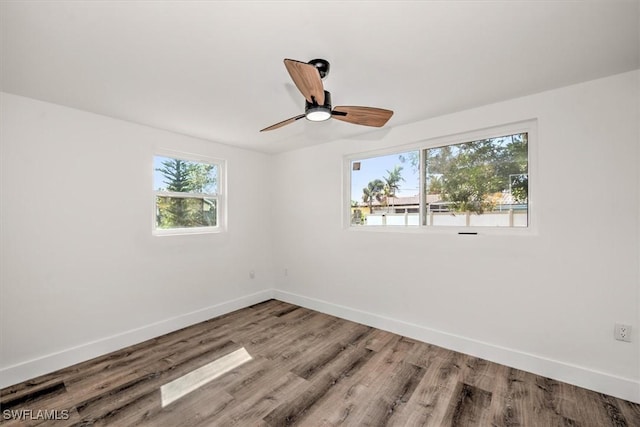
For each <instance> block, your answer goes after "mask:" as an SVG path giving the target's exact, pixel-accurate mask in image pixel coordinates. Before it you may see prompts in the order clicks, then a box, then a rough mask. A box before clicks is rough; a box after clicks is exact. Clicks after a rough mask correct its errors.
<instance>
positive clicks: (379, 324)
mask: <svg viewBox="0 0 640 427" xmlns="http://www.w3.org/2000/svg"><path fill="white" fill-rule="evenodd" d="M273 298H275V299H277V300H280V301H284V302H288V303H291V304H296V305H299V306H301V307H306V308H309V309H312V310H316V311H320V312H322V313H326V314H330V315H333V316H336V317H340V318H342V319H347V320H351V321H354V322H358V323H362V324H364V325H368V326H373V327H375V328H378V329H383V330H385V331H389V332H393V333H396V334H399V335H403V336H406V337H409V338H412V339H416V340H419V341H423V342H427V343H430V344H434V345H437V346H440V347H444V348H447V349H450V350H454V351H458V352H461V353H465V354H469V355H472V356H474V357H479V358H482V359H486V360H490V361H492V362H496V363H500V364H502V365H506V366H510V367H513V368H517V369H521V370H523V371H527V372H531V373H534V374H537V375H542V376H545V377H548V378H553V379H555V380H558V381H563V382H566V383H569V384H573V385H577V386H579V387H583V388H586V389H589V390H594V391H597V392H599V393H605V394H608V395H611V396H614V397H618V398H620V399H625V400H629V401H631V402H636V403H640V381H634V380H631V379H628V378H623V377H619V376H615V375H611V374H607V373H604V372H598V371H594V370H592V369H588V368H585V367H581V366H576V365H572V364H569V363H564V362H560V361H557V360H552V359H548V358H544V357H541V356H536V355H534V354H529V353H524V352H521V351H518V350H514V349H510V348H506V347H501V346H497V345H493V344H489V343H486V342H482V341H478V340H474V339H471V338H467V337H463V336H458V335H453V334H449V333H446V332H442V331H438V330H435V329H430V328H427V327H424V326H420V325H416V324H412V323H408V322H403V321H401V320H397V319H392V318H388V317H384V316H380V315H377V314H374V313H370V312H366V311H362V310H357V309H354V308H350V307H345V306H342V305H338V304H333V303H330V302H327V301H323V300H318V299H315V298H309V297H305V296H302V295H297V294H293V293H290V292H284V291H280V290H274V293H273Z"/></svg>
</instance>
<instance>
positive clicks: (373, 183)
mask: <svg viewBox="0 0 640 427" xmlns="http://www.w3.org/2000/svg"><path fill="white" fill-rule="evenodd" d="M419 169H420V152H419V151H409V152H404V153H396V154H390V155H386V156H379V157H373V158H369V159H363V160H354V161H352V162H351V225H352V226H363V225H379V226H380V225H382V226H403V227H404V226H417V225H419V223H420V220H419V210H420V209H419V207H420V188H419V187H420V171H419Z"/></svg>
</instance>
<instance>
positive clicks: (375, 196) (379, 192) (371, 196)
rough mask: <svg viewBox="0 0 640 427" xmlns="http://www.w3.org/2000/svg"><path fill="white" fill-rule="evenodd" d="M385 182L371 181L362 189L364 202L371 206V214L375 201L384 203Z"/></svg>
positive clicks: (379, 180)
mask: <svg viewBox="0 0 640 427" xmlns="http://www.w3.org/2000/svg"><path fill="white" fill-rule="evenodd" d="M383 191H384V182H383V181H382V180H381V179H374V180H373V181H370V182H369V183H368V184H367V186H366V187H365V188H363V189H362V201H363V202H365V203H367V204H368V205H369V213H371V212H373V201H374V200H377V201H378V202H380V201H382V198H383V197H384V193H383Z"/></svg>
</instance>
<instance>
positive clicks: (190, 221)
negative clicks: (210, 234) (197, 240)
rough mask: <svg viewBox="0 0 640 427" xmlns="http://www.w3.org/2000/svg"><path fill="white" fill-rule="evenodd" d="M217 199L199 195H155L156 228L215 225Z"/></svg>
mask: <svg viewBox="0 0 640 427" xmlns="http://www.w3.org/2000/svg"><path fill="white" fill-rule="evenodd" d="M217 224H218V201H217V200H216V199H209V198H200V197H161V196H158V197H156V228H158V229H172V228H193V227H215V226H216V225H217Z"/></svg>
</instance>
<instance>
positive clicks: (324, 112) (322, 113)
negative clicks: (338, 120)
mask: <svg viewBox="0 0 640 427" xmlns="http://www.w3.org/2000/svg"><path fill="white" fill-rule="evenodd" d="M304 104H305V105H304V115H305V116H306V117H307V120H311V121H312V122H322V121H324V120H327V119H330V118H331V94H330V93H329V92H328V91H326V90H325V91H324V105H318V103H317V102H315V99H314V102H313V103H311V102H309V101H306V100H305V102H304Z"/></svg>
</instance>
